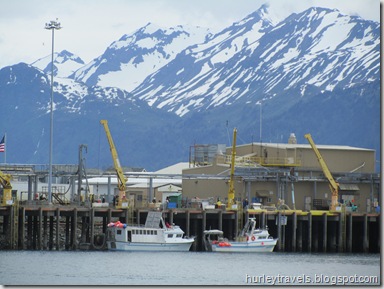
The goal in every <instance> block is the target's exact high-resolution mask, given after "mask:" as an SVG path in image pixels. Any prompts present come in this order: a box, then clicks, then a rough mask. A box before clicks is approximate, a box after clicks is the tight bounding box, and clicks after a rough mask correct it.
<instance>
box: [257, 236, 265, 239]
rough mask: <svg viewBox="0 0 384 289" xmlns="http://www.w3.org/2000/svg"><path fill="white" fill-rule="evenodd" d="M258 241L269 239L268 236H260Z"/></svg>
mask: <svg viewBox="0 0 384 289" xmlns="http://www.w3.org/2000/svg"><path fill="white" fill-rule="evenodd" d="M257 239H267V237H266V236H259V238H257Z"/></svg>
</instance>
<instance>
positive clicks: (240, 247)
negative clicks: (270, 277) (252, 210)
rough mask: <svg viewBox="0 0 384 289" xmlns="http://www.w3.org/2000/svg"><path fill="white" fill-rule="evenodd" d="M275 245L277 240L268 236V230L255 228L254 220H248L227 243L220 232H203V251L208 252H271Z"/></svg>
mask: <svg viewBox="0 0 384 289" xmlns="http://www.w3.org/2000/svg"><path fill="white" fill-rule="evenodd" d="M276 243H277V239H274V238H273V237H272V236H271V235H269V232H268V228H263V229H260V228H258V229H257V228H256V219H255V218H249V219H248V221H247V223H246V224H245V226H244V229H243V231H242V232H241V234H240V235H239V236H238V237H237V238H236V240H235V241H228V239H226V238H224V234H223V231H220V230H206V231H204V244H205V249H206V251H209V252H243V253H257V252H272V251H273V249H274V248H275V246H276Z"/></svg>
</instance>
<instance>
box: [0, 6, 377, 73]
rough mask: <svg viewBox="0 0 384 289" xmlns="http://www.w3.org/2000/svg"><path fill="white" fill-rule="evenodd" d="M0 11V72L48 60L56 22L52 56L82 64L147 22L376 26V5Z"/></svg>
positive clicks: (24, 8) (218, 26)
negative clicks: (318, 10) (346, 21)
mask: <svg viewBox="0 0 384 289" xmlns="http://www.w3.org/2000/svg"><path fill="white" fill-rule="evenodd" d="M2 2H3V3H2V5H1V9H0V55H1V57H0V68H2V67H4V66H7V65H13V64H17V63H19V62H26V63H32V62H33V61H35V60H37V59H39V58H42V57H45V56H47V55H50V54H51V49H52V47H51V40H52V37H51V32H50V31H48V30H46V29H44V26H45V23H47V22H49V21H50V20H55V19H56V18H58V21H59V22H60V23H61V26H62V27H63V29H61V30H59V31H56V32H55V51H56V52H58V51H61V50H63V49H66V50H68V51H70V52H72V53H74V54H76V55H78V56H80V57H81V58H82V59H83V60H84V61H85V62H86V63H88V62H89V61H91V60H92V59H94V58H96V57H98V56H99V55H101V54H102V53H103V52H104V51H105V49H106V48H107V47H108V46H109V45H110V44H111V43H112V42H113V41H115V40H118V39H119V38H120V37H121V36H122V35H124V34H130V33H132V32H134V31H135V30H137V29H138V28H140V27H142V26H144V25H146V24H147V23H148V22H151V23H154V24H156V25H158V26H161V27H165V28H168V27H171V26H176V25H192V26H202V27H208V28H211V29H212V30H213V32H218V31H220V30H221V28H224V27H226V26H229V25H231V24H232V23H233V22H237V21H240V20H241V19H243V18H244V17H246V16H247V15H249V14H250V13H252V12H254V11H256V10H257V9H258V8H260V6H261V5H262V4H265V3H268V4H269V5H270V10H271V12H273V13H274V14H275V15H276V16H278V17H281V18H282V19H283V18H284V17H286V16H288V15H289V14H291V13H293V12H302V11H304V10H305V9H307V8H308V7H311V6H318V7H328V8H336V9H338V10H340V12H342V13H344V14H352V15H359V16H361V17H362V18H364V19H369V20H374V21H377V22H379V21H380V0H61V1H54V0H51V1H47V0H12V1H10V0H9V1H5V0H3V1H2Z"/></svg>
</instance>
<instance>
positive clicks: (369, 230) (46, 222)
mask: <svg viewBox="0 0 384 289" xmlns="http://www.w3.org/2000/svg"><path fill="white" fill-rule="evenodd" d="M149 210H150V209H135V210H130V209H116V208H112V207H107V208H86V207H81V206H78V207H76V206H48V205H45V206H37V205H34V206H20V207H19V206H17V205H14V206H7V207H0V249H1V250H82V249H89V250H103V249H105V248H106V246H105V232H106V230H107V225H108V223H110V222H115V221H117V220H120V221H121V222H125V223H130V224H132V223H134V224H144V223H145V219H146V215H147V213H148V211H149ZM163 214H164V218H165V219H166V221H168V222H169V223H175V224H177V225H179V226H180V227H181V228H182V229H183V230H184V232H185V234H186V235H188V236H195V237H196V241H195V242H194V244H193V246H192V248H191V250H192V251H203V250H204V249H203V248H204V246H203V231H204V230H208V229H220V230H222V231H224V235H225V237H227V238H229V239H232V238H234V237H235V236H236V234H237V232H239V230H241V229H242V226H243V224H244V223H245V222H246V219H247V218H249V217H251V216H252V217H256V218H257V221H258V224H259V225H260V226H268V228H269V232H270V234H271V235H272V236H273V237H275V238H276V237H277V238H278V243H277V245H276V247H275V251H280V252H324V253H327V252H340V253H341V252H349V253H352V252H354V253H356V252H361V253H378V252H380V249H381V248H380V242H381V240H380V235H381V233H380V230H381V225H380V215H379V214H367V213H364V214H362V213H355V212H353V213H352V212H335V213H331V212H329V211H309V212H303V211H295V210H286V211H266V210H247V211H244V212H243V211H226V210H221V209H210V210H202V209H198V208H188V209H168V210H163Z"/></svg>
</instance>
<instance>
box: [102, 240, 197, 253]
mask: <svg viewBox="0 0 384 289" xmlns="http://www.w3.org/2000/svg"><path fill="white" fill-rule="evenodd" d="M193 241H194V240H187V241H186V242H183V243H129V242H114V241H109V242H107V246H108V250H111V251H132V252H134V251H145V252H146V251H148V252H155V251H156V252H163V251H166V252H171V251H172V252H187V251H189V249H190V248H191V245H192V243H193Z"/></svg>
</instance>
